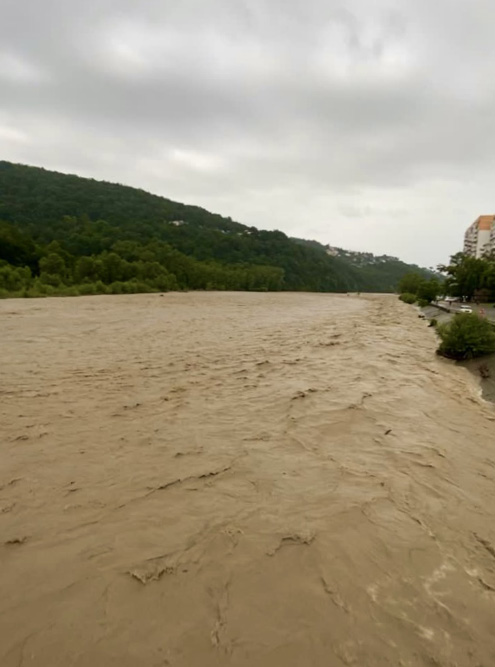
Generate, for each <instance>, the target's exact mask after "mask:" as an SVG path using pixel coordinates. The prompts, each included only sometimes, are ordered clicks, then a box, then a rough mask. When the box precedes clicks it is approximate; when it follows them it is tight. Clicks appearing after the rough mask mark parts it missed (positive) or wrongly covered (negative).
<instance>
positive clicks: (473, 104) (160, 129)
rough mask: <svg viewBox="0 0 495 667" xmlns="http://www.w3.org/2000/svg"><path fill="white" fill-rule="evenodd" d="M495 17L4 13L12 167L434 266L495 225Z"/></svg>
mask: <svg viewBox="0 0 495 667" xmlns="http://www.w3.org/2000/svg"><path fill="white" fill-rule="evenodd" d="M494 19H495V6H492V4H491V3H490V2H488V1H484V0H479V1H478V2H476V3H467V2H465V1H464V0H449V1H448V2H447V0H439V1H438V2H435V3H426V2H425V1H424V0H420V1H419V2H415V3H411V2H406V1H405V0H404V1H400V0H399V1H392V0H379V1H378V2H374V3H369V2H367V0H354V2H345V3H344V2H333V1H331V0H330V1H328V0H327V1H324V0H306V1H304V2H303V1H301V0H286V1H285V2H282V1H281V0H277V1H275V2H270V3H266V2H262V1H261V0H246V1H244V2H233V1H232V0H230V1H227V0H202V1H200V0H196V1H192V0H189V1H182V2H180V3H178V2H174V3H172V2H163V0H162V1H158V0H156V1H151V0H149V1H148V2H139V3H138V2H130V1H125V0H124V1H123V0H119V2H116V1H113V0H98V2H96V1H89V2H86V3H80V2H75V1H74V0H65V1H64V2H62V1H59V0H45V1H44V2H36V1H35V0H16V1H15V2H13V1H12V0H3V2H2V3H1V4H0V149H1V157H2V158H3V159H7V160H12V161H19V162H24V163H27V164H35V165H39V166H44V167H46V168H52V169H58V170H61V171H71V172H75V173H79V174H81V175H86V176H92V177H95V178H104V179H106V180H112V181H118V182H124V183H127V184H130V185H135V186H138V187H142V188H145V189H148V190H150V191H152V192H155V193H157V194H163V195H165V196H167V197H170V198H173V199H178V200H180V201H184V202H186V203H195V204H200V205H202V206H204V207H206V208H209V209H210V210H214V211H216V212H220V213H223V214H225V215H230V216H232V217H233V218H235V219H237V220H239V221H240V222H244V223H246V224H249V225H251V224H252V225H256V226H259V227H264V228H279V229H282V230H283V231H285V232H286V233H288V234H292V235H298V236H302V237H306V238H316V239H318V240H320V241H322V242H328V243H331V244H334V245H340V246H344V247H349V248H353V249H358V250H369V251H372V252H376V253H389V254H395V255H398V256H400V257H402V258H404V259H406V260H410V261H416V262H418V263H421V264H424V265H431V264H435V263H438V262H442V261H445V260H446V259H447V258H448V256H449V254H451V253H453V252H455V251H456V250H458V249H459V247H460V245H461V241H462V234H463V231H464V228H465V227H466V226H467V224H468V223H469V222H471V220H472V219H474V218H475V217H476V216H477V215H479V214H480V213H488V212H495V211H494V209H495V205H494V204H493V197H492V190H493V187H492V182H493V172H494V168H495V157H494V156H495V150H494V149H495V132H494V131H493V130H494V123H495V121H494V118H495V114H494V113H493V111H494V104H495V78H494V77H493V74H492V72H493V67H494V64H495V42H494V40H493V39H492V35H491V26H492V25H493V21H494Z"/></svg>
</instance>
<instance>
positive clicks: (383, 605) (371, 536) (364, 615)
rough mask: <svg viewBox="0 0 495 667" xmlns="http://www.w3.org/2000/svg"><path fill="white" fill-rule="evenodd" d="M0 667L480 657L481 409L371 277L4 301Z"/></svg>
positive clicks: (468, 386) (485, 664)
mask: <svg viewBox="0 0 495 667" xmlns="http://www.w3.org/2000/svg"><path fill="white" fill-rule="evenodd" d="M0 327H1V329H0V333H1V347H0V355H1V371H2V372H1V376H0V432H1V439H0V442H1V444H0V447H1V450H0V456H1V466H0V535H1V542H0V565H1V567H0V590H1V595H0V664H1V665H2V667H26V666H27V665H30V666H36V667H56V666H58V665H59V666H60V667H71V666H74V667H100V666H101V667H117V666H118V667H136V666H137V665H139V666H140V667H155V666H156V667H159V666H165V665H167V666H168V665H170V666H173V667H223V666H227V665H228V666H235V667H241V666H242V667H251V666H253V667H254V666H256V667H296V666H297V667H310V666H315V667H334V666H335V667H340V666H342V665H355V666H357V667H373V666H377V667H378V666H380V667H383V666H386V665H390V666H393V667H399V666H402V667H406V666H407V667H419V666H423V665H424V666H436V667H439V666H442V667H454V666H456V667H464V666H469V667H492V666H493V665H494V664H495V520H494V519H495V516H494V515H495V437H494V434H495V423H494V422H495V409H494V407H493V406H492V405H491V404H489V403H486V402H484V401H483V400H482V398H481V396H480V390H479V387H478V385H477V383H476V381H475V380H474V379H473V377H472V376H471V375H470V374H469V372H468V371H467V370H466V369H464V368H460V367H458V366H455V365H454V364H452V363H450V362H447V361H444V360H441V359H439V358H437V357H436V356H435V354H434V352H435V347H436V341H435V334H434V333H433V331H432V329H429V328H428V327H427V324H426V323H425V322H424V321H422V320H420V319H418V317H417V314H416V312H415V310H414V309H413V308H411V307H409V306H406V305H404V304H402V303H400V302H399V301H398V300H397V298H396V297H391V296H364V297H361V298H359V297H357V296H334V295H323V294H321V295H315V294H249V293H240V294H233V293H230V294H229V293H188V294H175V293H170V294H166V295H165V296H160V295H135V296H115V297H105V296H103V297H84V298H78V299H73V298H66V299H44V300H11V301H10V300H9V301H2V302H0Z"/></svg>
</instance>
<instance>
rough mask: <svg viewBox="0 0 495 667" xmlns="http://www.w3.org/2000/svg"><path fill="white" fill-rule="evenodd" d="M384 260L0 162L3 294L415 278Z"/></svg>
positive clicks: (366, 286)
mask: <svg viewBox="0 0 495 667" xmlns="http://www.w3.org/2000/svg"><path fill="white" fill-rule="evenodd" d="M390 259H391V261H390V262H378V263H376V264H368V265H366V266H358V265H356V264H355V263H353V262H352V261H349V259H348V258H346V257H345V256H336V255H335V254H331V253H329V251H328V249H327V248H325V247H324V246H321V245H320V244H317V243H315V244H312V243H311V242H304V241H298V240H294V239H290V238H289V237H287V236H286V235H285V234H283V233H282V232H279V231H273V232H270V231H263V230H258V229H256V228H255V227H247V226H245V225H242V224H239V223H237V222H234V221H233V220H232V219H231V218H224V217H222V216H220V215H216V214H213V213H209V212H208V211H206V210H204V209H202V208H199V207H197V206H188V205H185V204H181V203H177V202H173V201H170V200H169V199H165V198H163V197H158V196H156V195H152V194H149V193H147V192H145V191H143V190H138V189H136V188H131V187H127V186H123V185H118V184H114V183H106V182H100V181H95V180H93V179H88V178H81V177H78V176H73V175H67V174H60V173H57V172H53V171H47V170H45V169H41V168H38V167H29V166H24V165H18V164H12V163H10V162H5V161H0V290H2V291H3V294H4V295H5V294H7V293H13V292H19V291H23V292H24V293H28V294H33V295H36V294H38V293H39V294H43V293H45V294H46V293H48V294H50V293H67V294H79V293H83V294H91V293H96V292H111V293H120V292H131V291H136V292H140V291H150V290H151V291H153V290H166V289H180V288H186V289H187V288H189V289H231V290H238V289H253V290H306V291H336V292H342V291H381V292H388V291H393V290H394V289H395V288H396V286H397V282H398V281H399V279H400V278H401V277H402V275H403V274H404V273H406V272H407V271H410V270H411V266H410V265H407V264H404V263H402V262H399V261H398V260H394V259H393V258H390ZM427 274H428V272H426V271H425V275H427Z"/></svg>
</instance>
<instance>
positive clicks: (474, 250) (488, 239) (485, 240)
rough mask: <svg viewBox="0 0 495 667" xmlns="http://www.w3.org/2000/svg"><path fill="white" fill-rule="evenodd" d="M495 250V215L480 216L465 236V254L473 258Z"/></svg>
mask: <svg viewBox="0 0 495 667" xmlns="http://www.w3.org/2000/svg"><path fill="white" fill-rule="evenodd" d="M494 250H495V215H480V216H479V217H478V218H476V220H475V221H474V222H473V223H472V224H471V225H469V227H468V228H467V229H466V233H465V234H464V252H465V254H466V255H471V256H472V257H481V256H482V255H483V254H485V253H488V252H492V251H494Z"/></svg>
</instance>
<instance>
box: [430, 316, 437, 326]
mask: <svg viewBox="0 0 495 667" xmlns="http://www.w3.org/2000/svg"><path fill="white" fill-rule="evenodd" d="M428 326H429V327H436V326H438V320H437V319H436V318H435V317H432V319H431V320H430V323H429V325H428Z"/></svg>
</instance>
